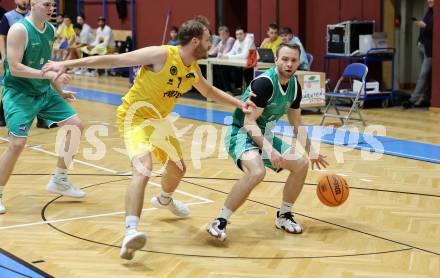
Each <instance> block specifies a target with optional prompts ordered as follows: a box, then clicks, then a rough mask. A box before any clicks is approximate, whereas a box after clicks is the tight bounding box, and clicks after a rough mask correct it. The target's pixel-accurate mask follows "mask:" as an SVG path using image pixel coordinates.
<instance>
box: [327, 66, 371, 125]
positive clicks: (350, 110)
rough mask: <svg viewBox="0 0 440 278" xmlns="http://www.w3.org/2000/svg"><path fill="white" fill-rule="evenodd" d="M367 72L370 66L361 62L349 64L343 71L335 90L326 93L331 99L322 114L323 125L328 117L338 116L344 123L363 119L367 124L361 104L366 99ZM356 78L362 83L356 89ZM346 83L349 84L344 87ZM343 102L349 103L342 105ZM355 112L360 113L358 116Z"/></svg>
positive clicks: (363, 122)
mask: <svg viewBox="0 0 440 278" xmlns="http://www.w3.org/2000/svg"><path fill="white" fill-rule="evenodd" d="M367 73H368V67H367V66H366V65H365V64H361V63H353V64H349V65H348V66H347V67H346V68H345V69H344V72H343V73H342V76H341V78H339V80H338V82H337V84H336V86H335V89H334V90H333V92H329V93H326V94H325V95H326V97H328V98H329V101H328V104H327V107H326V108H325V112H324V115H323V116H322V119H321V125H322V124H323V123H324V120H325V118H327V117H332V118H338V119H339V120H340V121H341V123H342V124H343V125H345V124H347V122H348V121H361V122H362V124H363V125H364V126H365V125H366V124H365V121H364V119H363V118H362V114H361V111H360V105H361V102H362V101H364V100H365V94H364V90H365V83H366V81H365V79H366V77H367ZM354 80H358V81H359V82H360V84H361V86H360V88H357V89H356V90H355V89H353V81H354ZM347 81H348V82H347ZM345 84H348V85H346V86H345V88H343V85H345ZM341 103H348V105H341ZM333 109H334V110H335V113H334V114H332V113H330V111H331V110H333ZM341 112H344V113H341ZM345 112H346V113H345ZM355 113H357V114H358V116H359V117H358V118H354V117H353V114H355Z"/></svg>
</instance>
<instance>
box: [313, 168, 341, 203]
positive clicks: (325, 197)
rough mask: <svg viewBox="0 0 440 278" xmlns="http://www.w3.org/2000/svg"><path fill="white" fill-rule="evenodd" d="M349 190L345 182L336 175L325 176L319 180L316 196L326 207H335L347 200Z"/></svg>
mask: <svg viewBox="0 0 440 278" xmlns="http://www.w3.org/2000/svg"><path fill="white" fill-rule="evenodd" d="M348 193H349V188H348V184H347V181H345V179H344V178H343V177H341V176H338V175H327V176H324V177H322V178H321V179H320V180H319V183H318V187H316V194H317V195H318V198H319V200H320V201H321V203H323V204H324V205H326V206H329V207H336V206H339V205H340V204H342V203H344V202H345V200H347V198H348Z"/></svg>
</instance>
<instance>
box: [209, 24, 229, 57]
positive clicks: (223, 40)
mask: <svg viewBox="0 0 440 278" xmlns="http://www.w3.org/2000/svg"><path fill="white" fill-rule="evenodd" d="M218 34H219V36H220V42H219V43H218V44H217V45H216V46H212V48H211V49H210V50H209V52H208V55H209V56H211V57H216V56H217V55H218V54H219V53H221V54H226V53H228V52H229V51H230V50H231V49H232V46H233V45H234V41H235V39H234V38H233V37H231V36H230V35H229V28H228V27H226V26H220V27H219V28H218Z"/></svg>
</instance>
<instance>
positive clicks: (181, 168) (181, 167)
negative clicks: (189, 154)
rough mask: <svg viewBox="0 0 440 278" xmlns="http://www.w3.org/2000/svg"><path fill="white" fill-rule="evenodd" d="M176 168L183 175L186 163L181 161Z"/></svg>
mask: <svg viewBox="0 0 440 278" xmlns="http://www.w3.org/2000/svg"><path fill="white" fill-rule="evenodd" d="M178 169H179V170H178V173H179V174H180V175H181V176H182V177H183V176H184V175H185V173H186V165H185V164H183V163H182V164H181V165H179V166H178Z"/></svg>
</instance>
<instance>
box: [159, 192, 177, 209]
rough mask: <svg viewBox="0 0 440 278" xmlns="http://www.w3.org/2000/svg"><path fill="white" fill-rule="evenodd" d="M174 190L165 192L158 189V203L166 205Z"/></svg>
mask: <svg viewBox="0 0 440 278" xmlns="http://www.w3.org/2000/svg"><path fill="white" fill-rule="evenodd" d="M173 193H174V192H169V193H168V192H165V191H163V190H162V189H161V190H160V193H159V196H158V198H159V203H161V204H162V205H168V204H169V203H170V202H171V199H172V196H173Z"/></svg>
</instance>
